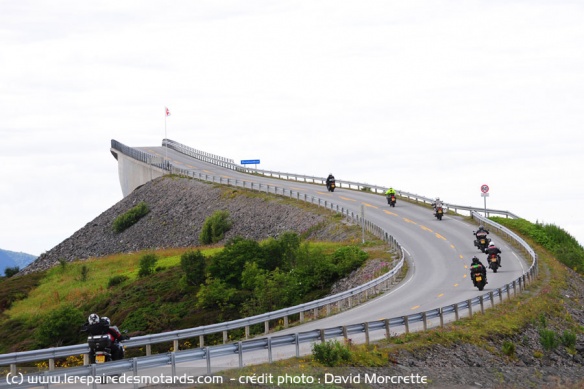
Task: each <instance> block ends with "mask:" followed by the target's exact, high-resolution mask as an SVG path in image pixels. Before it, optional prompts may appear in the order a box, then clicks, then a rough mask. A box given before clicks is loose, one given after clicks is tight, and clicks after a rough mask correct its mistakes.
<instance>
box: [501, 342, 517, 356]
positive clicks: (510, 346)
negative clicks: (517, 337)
mask: <svg viewBox="0 0 584 389" xmlns="http://www.w3.org/2000/svg"><path fill="white" fill-rule="evenodd" d="M503 354H505V355H507V356H508V357H512V356H514V355H515V343H513V342H511V341H509V340H506V341H504V342H503Z"/></svg>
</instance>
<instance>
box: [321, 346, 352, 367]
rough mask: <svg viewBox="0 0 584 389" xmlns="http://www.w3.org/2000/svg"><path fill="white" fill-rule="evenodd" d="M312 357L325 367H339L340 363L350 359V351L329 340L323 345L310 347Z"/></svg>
mask: <svg viewBox="0 0 584 389" xmlns="http://www.w3.org/2000/svg"><path fill="white" fill-rule="evenodd" d="M312 356H313V357H314V359H315V360H316V361H318V362H320V363H322V364H323V365H325V366H329V367H334V366H339V365H340V364H341V363H342V362H347V361H349V360H350V359H351V350H349V347H348V346H346V345H343V344H341V343H340V342H339V341H338V340H336V339H335V340H329V341H327V342H325V343H314V344H313V345H312Z"/></svg>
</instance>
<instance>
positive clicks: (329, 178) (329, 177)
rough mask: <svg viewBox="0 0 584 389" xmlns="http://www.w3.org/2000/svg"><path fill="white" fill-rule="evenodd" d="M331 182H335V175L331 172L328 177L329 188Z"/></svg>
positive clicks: (327, 184) (327, 185)
mask: <svg viewBox="0 0 584 389" xmlns="http://www.w3.org/2000/svg"><path fill="white" fill-rule="evenodd" d="M331 182H335V176H333V173H330V174H329V175H328V177H327V178H326V187H327V188H328V187H329V186H330V184H331Z"/></svg>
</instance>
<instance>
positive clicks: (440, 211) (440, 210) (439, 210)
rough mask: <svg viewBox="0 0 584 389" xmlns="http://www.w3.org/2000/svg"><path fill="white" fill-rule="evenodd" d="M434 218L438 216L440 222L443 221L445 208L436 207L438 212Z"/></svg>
mask: <svg viewBox="0 0 584 389" xmlns="http://www.w3.org/2000/svg"><path fill="white" fill-rule="evenodd" d="M434 216H436V218H437V219H438V220H442V216H444V208H442V207H436V212H435V213H434Z"/></svg>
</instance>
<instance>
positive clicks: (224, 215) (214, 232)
mask: <svg viewBox="0 0 584 389" xmlns="http://www.w3.org/2000/svg"><path fill="white" fill-rule="evenodd" d="M231 225H232V223H231V220H230V219H229V212H227V211H215V212H214V213H213V214H212V215H211V216H209V217H208V218H207V219H205V223H203V229H202V230H201V233H200V234H199V241H200V242H201V244H211V243H217V242H219V241H220V240H221V239H223V237H224V236H225V233H226V232H227V231H229V229H230V228H231Z"/></svg>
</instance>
